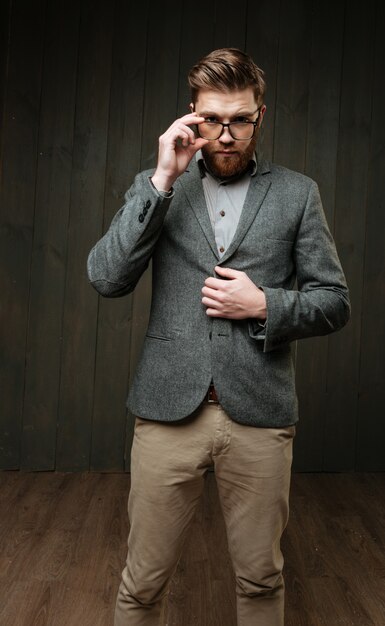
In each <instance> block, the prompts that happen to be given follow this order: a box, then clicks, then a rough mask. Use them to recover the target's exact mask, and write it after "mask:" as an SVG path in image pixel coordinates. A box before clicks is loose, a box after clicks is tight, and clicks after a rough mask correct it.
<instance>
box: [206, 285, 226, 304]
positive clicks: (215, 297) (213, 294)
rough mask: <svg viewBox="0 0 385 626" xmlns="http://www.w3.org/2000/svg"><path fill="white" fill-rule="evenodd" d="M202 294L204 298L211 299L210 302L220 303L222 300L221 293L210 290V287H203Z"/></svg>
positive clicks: (217, 290) (216, 290)
mask: <svg viewBox="0 0 385 626" xmlns="http://www.w3.org/2000/svg"><path fill="white" fill-rule="evenodd" d="M202 294H203V295H204V296H206V298H211V299H212V300H216V301H218V302H222V300H223V292H222V291H220V290H219V289H210V287H203V288H202Z"/></svg>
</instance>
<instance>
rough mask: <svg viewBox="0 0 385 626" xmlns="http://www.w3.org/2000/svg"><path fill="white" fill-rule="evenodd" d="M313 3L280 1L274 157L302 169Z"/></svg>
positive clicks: (292, 166) (300, 0)
mask: <svg viewBox="0 0 385 626" xmlns="http://www.w3.org/2000/svg"><path fill="white" fill-rule="evenodd" d="M311 9H312V2H309V1H308V0H292V2H283V3H282V7H281V27H280V39H279V57H278V73H277V104H276V114H275V130H274V153H273V158H274V160H275V161H276V162H277V163H280V164H282V165H285V166H286V167H289V168H292V169H294V170H298V171H300V172H303V171H304V169H305V157H306V132H307V111H308V98H309V72H310V63H309V59H310V33H311Z"/></svg>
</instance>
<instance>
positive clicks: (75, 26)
mask: <svg viewBox="0 0 385 626" xmlns="http://www.w3.org/2000/svg"><path fill="white" fill-rule="evenodd" d="M45 34H46V38H45V42H44V51H45V52H44V71H43V78H42V94H41V103H40V119H39V139H38V147H37V150H38V166H37V172H36V202H35V216H34V230H33V248H32V258H31V289H30V305H29V320H28V336H27V350H26V363H25V391H24V394H25V396H24V407H23V431H22V459H21V464H22V467H25V468H26V469H54V468H55V456H56V419H53V417H54V416H56V415H57V413H58V400H59V384H60V369H61V351H62V344H63V341H62V339H63V338H62V322H63V306H64V290H65V278H66V264H67V232H68V222H69V208H70V190H71V175H72V154H73V127H74V116H75V94H76V78H77V59H78V55H77V52H78V37H79V4H78V3H77V2H75V1H71V2H56V3H55V4H54V5H53V3H50V4H49V5H48V10H47V16H46V33H45Z"/></svg>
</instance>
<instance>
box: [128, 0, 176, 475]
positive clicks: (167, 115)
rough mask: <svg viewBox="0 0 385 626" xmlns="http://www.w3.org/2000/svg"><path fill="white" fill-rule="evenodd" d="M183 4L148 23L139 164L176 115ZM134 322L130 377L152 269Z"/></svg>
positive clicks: (149, 159)
mask: <svg viewBox="0 0 385 626" xmlns="http://www.w3.org/2000/svg"><path fill="white" fill-rule="evenodd" d="M181 18H182V6H181V3H180V2H178V1H177V0H172V1H170V2H168V3H167V5H166V6H159V5H158V4H155V5H153V8H152V10H151V11H150V19H149V26H148V44H147V62H146V83H145V94H146V99H145V102H144V113H143V128H144V129H145V133H143V142H142V152H141V163H140V168H141V169H146V168H151V167H154V166H155V164H156V157H157V153H158V137H159V135H160V134H161V133H162V132H164V131H165V130H166V129H167V128H168V126H169V125H170V124H171V123H172V122H173V121H174V119H175V117H176V115H177V85H178V80H179V54H180V36H181ZM133 299H134V304H133V312H132V324H131V350H130V380H132V376H133V373H134V371H135V366H136V363H137V361H138V358H139V355H140V352H141V348H142V343H143V338H144V334H145V331H146V328H147V323H148V313H149V308H150V302H151V269H150V268H149V269H148V270H147V271H146V272H145V273H144V275H143V276H142V278H141V279H140V281H139V283H138V285H137V287H136V289H135V293H134V298H133ZM133 424H134V420H133V416H132V415H130V416H129V418H128V420H127V436H126V455H125V456H126V468H127V469H128V468H129V464H130V449H131V440H132V432H133Z"/></svg>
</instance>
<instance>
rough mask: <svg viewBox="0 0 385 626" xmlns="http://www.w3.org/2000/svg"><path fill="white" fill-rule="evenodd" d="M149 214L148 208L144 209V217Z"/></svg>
mask: <svg viewBox="0 0 385 626" xmlns="http://www.w3.org/2000/svg"><path fill="white" fill-rule="evenodd" d="M147 213H148V210H147V209H146V207H144V209H143V215H147Z"/></svg>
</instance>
